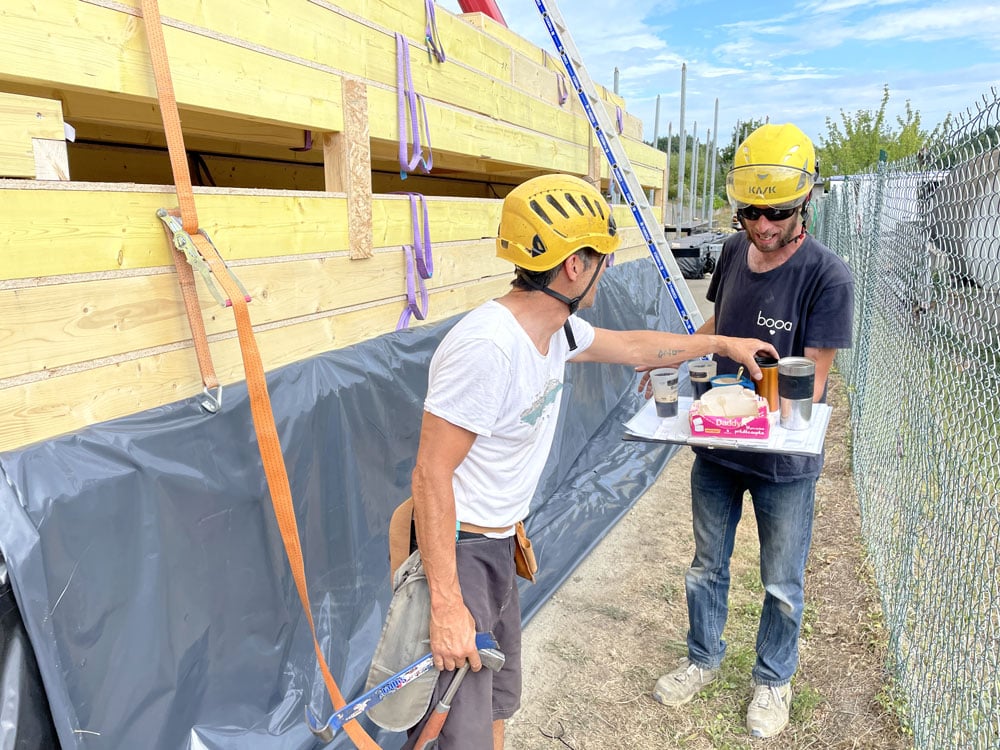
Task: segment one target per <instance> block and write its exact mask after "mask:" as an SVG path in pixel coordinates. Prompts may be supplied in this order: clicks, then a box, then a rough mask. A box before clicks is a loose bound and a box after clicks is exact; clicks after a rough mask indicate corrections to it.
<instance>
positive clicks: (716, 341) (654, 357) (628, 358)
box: [573, 319, 778, 380]
mask: <svg viewBox="0 0 1000 750" xmlns="http://www.w3.org/2000/svg"><path fill="white" fill-rule="evenodd" d="M711 320H714V319H711ZM706 326H707V324H706ZM702 328H705V326H702ZM713 329H714V323H713ZM706 354H720V355H722V356H724V357H729V358H730V359H732V360H735V361H736V362H739V363H740V364H741V365H743V366H744V367H745V368H746V370H747V372H748V373H750V376H751V377H752V378H753V379H754V380H760V378H761V372H760V367H758V366H757V363H756V362H754V356H755V355H757V354H768V355H770V356H772V357H777V356H778V352H777V351H776V350H775V348H774V347H773V346H771V344H769V343H767V342H766V341H761V340H760V339H740V338H734V337H732V336H718V335H716V334H714V333H711V334H708V333H695V334H692V335H688V334H684V333H666V332H663V331H612V330H609V329H607V328H595V329H594V343H593V344H591V345H590V347H589V348H588V349H587V350H586V351H583V352H581V353H580V354H579V355H578V356H577V357H576V358H575V359H574V360H573V361H574V362H612V363H618V364H623V365H633V366H636V367H641V366H645V367H670V366H674V365H679V364H680V363H682V362H686V361H687V360H689V359H695V358H696V357H701V356H704V355H706Z"/></svg>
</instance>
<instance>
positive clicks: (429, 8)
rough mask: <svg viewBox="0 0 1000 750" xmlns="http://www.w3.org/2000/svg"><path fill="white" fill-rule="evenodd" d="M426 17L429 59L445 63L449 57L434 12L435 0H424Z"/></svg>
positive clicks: (425, 40)
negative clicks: (445, 52) (446, 54)
mask: <svg viewBox="0 0 1000 750" xmlns="http://www.w3.org/2000/svg"><path fill="white" fill-rule="evenodd" d="M424 17H425V18H426V19H427V21H426V23H425V24H424V42H425V43H426V44H427V59H428V60H432V59H433V60H437V61H438V62H439V63H443V62H445V61H446V60H447V59H448V58H447V57H446V56H445V54H444V44H442V43H441V35H440V34H438V25H437V16H436V15H435V14H434V0H424Z"/></svg>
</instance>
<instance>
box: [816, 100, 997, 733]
mask: <svg viewBox="0 0 1000 750" xmlns="http://www.w3.org/2000/svg"><path fill="white" fill-rule="evenodd" d="M816 204H817V205H816V208H815V211H816V214H815V217H814V227H815V232H816V234H817V236H818V237H819V238H820V239H821V240H822V241H823V242H825V243H826V244H827V245H828V246H829V247H831V248H832V249H833V250H834V251H835V252H837V253H838V254H839V255H841V256H842V257H843V258H844V259H845V260H846V261H847V262H848V263H849V265H850V266H851V268H852V269H853V271H854V276H855V284H856V287H855V295H856V300H855V340H854V347H853V348H852V349H850V350H845V351H842V352H841V353H840V355H839V356H838V360H837V364H838V368H839V370H840V371H841V372H842V373H843V374H844V376H845V379H846V381H847V384H848V387H849V391H850V394H851V425H852V429H853V437H852V439H853V445H852V457H853V464H854V478H855V479H854V481H855V485H856V487H857V493H858V499H859V502H860V505H861V515H862V532H863V535H864V537H865V542H866V544H867V547H868V551H869V555H870V559H871V561H872V564H873V567H874V571H875V577H876V581H877V584H878V587H879V590H880V592H881V595H882V604H883V610H884V613H885V619H886V624H887V627H888V630H889V649H890V655H891V661H892V666H893V672H894V676H895V678H896V682H897V687H898V688H899V690H900V695H901V697H902V698H903V699H904V700H905V703H906V707H907V708H906V712H907V721H908V722H909V725H910V727H911V729H912V731H913V738H914V745H915V747H917V748H933V749H934V750H937V749H939V748H973V749H974V750H996V749H997V748H1000V98H998V94H997V91H996V90H993V91H992V92H991V93H990V95H989V96H986V97H983V99H982V101H981V102H978V103H977V104H976V105H975V106H974V107H972V108H970V109H969V110H967V111H966V112H965V113H964V114H963V115H961V116H959V117H958V118H957V121H956V122H955V123H954V124H953V125H952V126H951V127H950V128H949V129H948V130H947V131H946V132H945V134H944V135H943V136H942V137H941V138H940V139H939V140H938V141H937V142H935V143H932V144H929V145H928V146H927V147H926V148H925V149H924V150H922V151H921V152H920V153H919V154H918V155H916V156H914V157H911V158H907V159H904V160H900V161H897V162H892V163H887V162H885V161H882V162H880V163H879V165H878V167H877V169H873V170H871V171H870V172H867V173H864V174H858V175H852V176H850V177H847V178H845V179H843V180H842V181H835V182H832V183H831V189H830V191H829V192H828V193H827V194H826V195H825V196H824V197H823V198H821V199H820V200H819V201H816Z"/></svg>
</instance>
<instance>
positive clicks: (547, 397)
mask: <svg viewBox="0 0 1000 750" xmlns="http://www.w3.org/2000/svg"><path fill="white" fill-rule="evenodd" d="M562 387H563V384H562V383H560V382H559V381H558V380H555V379H552V380H550V381H549V382H548V383H546V384H545V390H543V391H542V392H541V394H539V396H538V398H536V399H535V402H534V403H533V404H532V405H531V406H530V407H529V408H527V409H525V410H524V411H523V412H521V421H522V422H525V423H527V424H530V425H531V426H532V427H534V426H535V423H536V422H537V421H538V420H539V419H541V418H542V415H543V414H545V410H546V409H547V408H548V407H549V405H551V404H553V403H555V400H556V397H557V396H558V395H559V392H560V391H561V390H562Z"/></svg>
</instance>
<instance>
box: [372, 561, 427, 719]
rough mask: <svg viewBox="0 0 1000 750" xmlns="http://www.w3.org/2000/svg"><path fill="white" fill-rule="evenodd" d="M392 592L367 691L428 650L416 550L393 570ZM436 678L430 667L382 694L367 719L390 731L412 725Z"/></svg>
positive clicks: (424, 600)
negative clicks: (382, 696)
mask: <svg viewBox="0 0 1000 750" xmlns="http://www.w3.org/2000/svg"><path fill="white" fill-rule="evenodd" d="M392 588H393V594H392V601H391V602H389V611H388V613H387V614H386V618H385V625H384V626H383V628H382V635H381V636H380V637H379V642H378V645H377V646H376V647H375V655H374V656H373V657H372V666H371V669H370V670H369V671H368V681H367V682H366V683H365V691H366V692H367V691H369V690H371V689H372V688H374V687H375V686H376V685H378V684H380V683H381V682H383V681H384V680H387V679H388V678H390V677H392V676H393V675H394V674H396V673H397V672H399V671H400V670H401V669H403V668H405V667H408V666H409V665H410V664H413V662H415V661H417V660H418V659H421V658H422V657H424V656H426V655H427V653H428V652H429V651H430V638H431V636H430V622H431V594H430V589H429V588H428V587H427V576H426V575H425V574H424V565H423V562H422V561H421V559H420V552H414V553H413V554H411V555H410V556H409V557H407V558H406V559H405V561H404V562H403V564H402V565H400V566H399V569H398V570H396V571H395V573H394V574H393V577H392ZM439 674H440V673H439V672H438V671H437V670H436V669H431V670H430V671H429V672H425V673H424V674H422V675H421V676H420V677H418V678H417V679H416V680H414V681H413V682H411V683H409V684H408V685H404V686H403V687H401V688H400V689H399V690H397V691H396V692H394V693H392V694H390V695H388V696H386V698H385V699H384V700H383V701H382V702H381V703H377V704H375V705H374V706H372V707H371V708H369V709H368V718H370V719H371V720H372V721H374V722H375V723H376V724H378V725H379V726H380V727H382V728H383V729H388V730H390V731H392V732H402V731H404V730H406V729H409V728H410V727H412V726H414V725H415V724H416V723H417V722H419V721H420V720H421V719H422V718H424V715H425V714H426V713H427V709H428V707H429V706H430V704H431V697H432V694H433V692H434V687H435V686H436V685H437V680H438V675H439Z"/></svg>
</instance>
